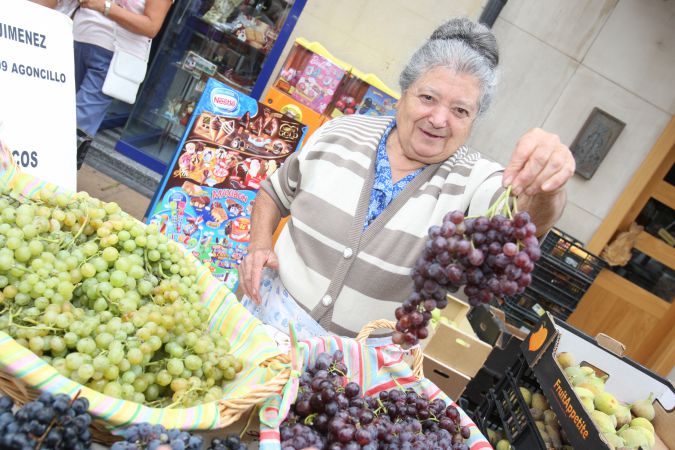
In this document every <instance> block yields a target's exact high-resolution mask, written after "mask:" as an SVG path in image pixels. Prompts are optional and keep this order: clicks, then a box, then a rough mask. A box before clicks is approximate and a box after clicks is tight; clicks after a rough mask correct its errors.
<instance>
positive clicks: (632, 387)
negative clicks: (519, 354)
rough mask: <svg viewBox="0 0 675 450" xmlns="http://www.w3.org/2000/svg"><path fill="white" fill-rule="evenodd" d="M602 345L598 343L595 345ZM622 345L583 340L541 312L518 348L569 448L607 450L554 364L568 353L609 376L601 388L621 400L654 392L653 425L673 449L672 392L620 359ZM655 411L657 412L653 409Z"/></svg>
mask: <svg viewBox="0 0 675 450" xmlns="http://www.w3.org/2000/svg"><path fill="white" fill-rule="evenodd" d="M601 343H602V345H601ZM622 348H623V346H622V345H621V344H620V343H617V341H614V340H611V339H608V338H607V337H606V336H600V337H599V338H597V339H593V338H592V337H589V336H587V335H585V334H583V333H582V332H580V331H579V330H577V329H575V328H573V327H571V326H569V325H567V324H565V323H564V322H557V321H554V319H553V316H551V315H550V314H549V313H546V315H545V316H543V320H542V322H541V324H540V326H539V328H538V329H537V330H536V331H533V332H532V333H530V335H529V336H528V338H527V339H526V340H525V341H523V344H522V346H521V349H522V351H523V354H524V356H525V359H526V360H527V362H528V364H529V366H530V367H531V368H532V370H533V371H534V374H535V376H536V377H537V379H538V381H539V385H540V387H541V389H542V391H543V393H544V395H545V396H546V398H547V399H548V402H549V404H550V405H551V409H553V411H554V412H555V413H556V415H557V418H558V422H560V425H561V427H562V429H563V430H564V431H565V433H566V435H567V437H568V439H569V441H570V444H571V445H572V446H573V447H574V448H580V449H587V448H588V449H594V450H596V449H597V450H601V449H609V448H610V447H609V445H608V444H607V443H606V442H605V441H604V438H603V437H602V435H601V434H600V433H599V432H598V430H597V428H596V427H595V425H594V423H593V422H592V421H591V418H590V416H589V414H588V413H587V412H586V410H585V409H584V408H583V407H582V404H581V401H580V400H579V398H578V397H577V395H576V393H575V392H574V390H573V387H572V385H571V384H570V383H569V381H568V380H567V378H566V377H565V374H564V372H563V370H562V368H561V367H560V365H559V364H558V362H557V360H556V354H557V353H559V352H564V351H567V352H570V353H571V354H572V355H573V356H574V358H575V360H576V362H577V363H589V365H591V366H592V367H594V368H597V369H599V370H600V371H602V372H604V373H606V374H608V375H609V378H608V379H607V381H606V383H605V388H606V390H607V391H608V392H611V393H612V394H613V395H614V396H616V398H617V399H618V400H620V401H622V402H626V403H633V402H635V401H636V400H641V399H644V398H647V397H648V396H649V394H650V393H653V394H654V397H655V398H656V401H657V402H658V403H659V404H660V406H661V407H662V413H661V415H660V416H659V418H658V420H655V421H654V423H653V425H654V428H655V430H656V434H657V435H658V437H660V439H661V440H662V441H663V443H664V445H665V446H666V447H664V448H675V439H674V438H673V434H674V433H673V428H675V427H674V426H673V424H675V412H673V409H674V408H675V389H674V388H673V385H672V384H671V383H670V382H669V381H668V380H666V379H664V378H662V377H660V376H658V375H656V374H654V373H652V372H650V371H649V370H648V369H646V368H645V367H643V366H641V365H639V364H638V363H636V362H634V361H632V360H630V359H628V358H625V357H623V354H622ZM657 409H658V408H657Z"/></svg>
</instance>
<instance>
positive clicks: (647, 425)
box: [630, 417, 655, 434]
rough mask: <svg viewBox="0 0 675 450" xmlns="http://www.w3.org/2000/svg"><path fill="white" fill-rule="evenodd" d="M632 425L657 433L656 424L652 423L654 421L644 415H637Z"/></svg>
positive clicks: (632, 426) (631, 422)
mask: <svg viewBox="0 0 675 450" xmlns="http://www.w3.org/2000/svg"><path fill="white" fill-rule="evenodd" d="M630 426H631V428H635V427H642V428H644V429H645V430H649V431H650V432H651V433H652V434H654V433H655V431H654V425H652V423H651V422H650V421H649V420H647V419H645V418H644V417H636V418H635V419H633V420H631V421H630Z"/></svg>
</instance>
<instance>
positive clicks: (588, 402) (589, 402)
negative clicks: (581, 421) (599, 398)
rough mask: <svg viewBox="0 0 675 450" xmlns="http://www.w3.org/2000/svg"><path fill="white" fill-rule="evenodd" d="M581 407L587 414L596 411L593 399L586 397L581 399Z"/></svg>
mask: <svg viewBox="0 0 675 450" xmlns="http://www.w3.org/2000/svg"><path fill="white" fill-rule="evenodd" d="M581 405H582V406H583V407H584V409H585V410H586V411H587V412H589V413H590V412H592V411H595V405H594V404H593V399H591V398H588V397H584V398H582V399H581Z"/></svg>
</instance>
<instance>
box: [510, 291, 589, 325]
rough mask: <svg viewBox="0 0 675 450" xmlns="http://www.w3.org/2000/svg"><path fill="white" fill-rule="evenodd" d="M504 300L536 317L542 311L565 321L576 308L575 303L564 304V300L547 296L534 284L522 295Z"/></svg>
mask: <svg viewBox="0 0 675 450" xmlns="http://www.w3.org/2000/svg"><path fill="white" fill-rule="evenodd" d="M504 300H505V301H506V302H508V303H509V304H511V305H517V306H520V307H521V308H524V309H526V310H528V311H531V312H532V313H534V314H536V315H539V314H541V313H542V312H543V311H548V312H550V313H551V314H553V315H554V316H556V317H558V318H560V319H563V320H567V318H568V317H569V316H570V314H572V312H573V311H574V308H575V307H576V302H574V303H571V302H570V303H566V302H565V300H560V299H557V298H555V297H552V296H547V295H546V294H545V293H543V292H542V291H540V290H539V289H538V288H537V285H536V284H535V283H533V284H532V285H531V286H530V287H528V288H527V289H526V290H525V292H523V293H522V294H518V295H515V296H513V297H507V298H505V299H504Z"/></svg>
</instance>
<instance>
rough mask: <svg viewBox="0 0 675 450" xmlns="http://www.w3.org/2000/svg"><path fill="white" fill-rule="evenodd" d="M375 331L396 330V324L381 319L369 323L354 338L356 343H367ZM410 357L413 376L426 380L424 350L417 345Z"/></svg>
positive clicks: (411, 351)
mask: <svg viewBox="0 0 675 450" xmlns="http://www.w3.org/2000/svg"><path fill="white" fill-rule="evenodd" d="M375 330H394V331H395V330H396V322H392V321H391V320H386V319H380V320H373V321H372V322H368V323H367V324H365V325H364V326H363V328H361V331H359V334H358V335H357V336H356V337H355V338H354V340H355V341H356V342H359V343H361V344H365V343H366V339H368V337H370V333H372V332H373V331H375ZM410 355H411V356H412V362H411V363H410V368H411V369H412V372H413V375H415V377H417V378H418V379H422V378H424V370H423V368H422V367H423V365H424V355H423V354H422V349H421V348H420V346H419V345H416V346H415V347H413V348H412V349H411V350H410Z"/></svg>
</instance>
